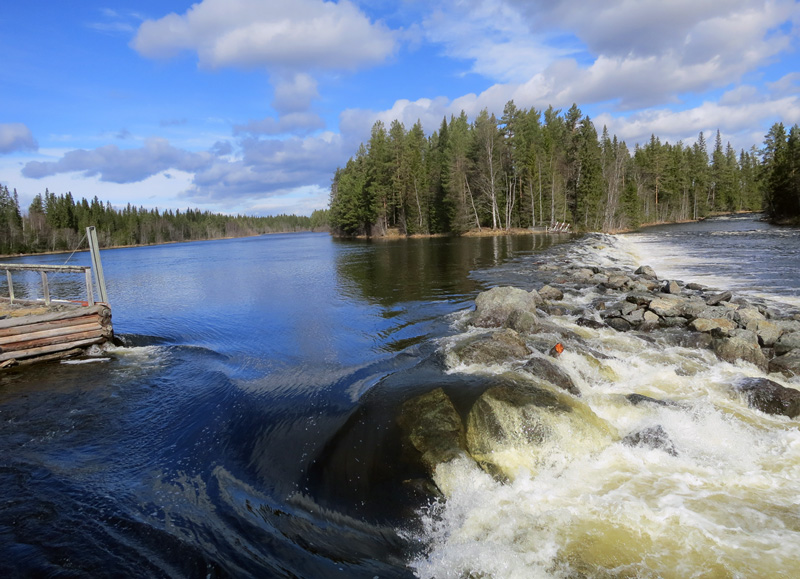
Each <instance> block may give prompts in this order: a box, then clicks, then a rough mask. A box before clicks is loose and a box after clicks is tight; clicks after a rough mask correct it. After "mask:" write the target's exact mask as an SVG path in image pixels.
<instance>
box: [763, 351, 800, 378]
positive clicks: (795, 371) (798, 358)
mask: <svg viewBox="0 0 800 579" xmlns="http://www.w3.org/2000/svg"><path fill="white" fill-rule="evenodd" d="M769 371H770V372H775V373H780V374H783V375H784V376H788V377H790V378H791V377H792V376H800V350H791V351H789V352H787V353H786V354H783V355H781V356H775V357H774V358H773V359H772V360H770V361H769Z"/></svg>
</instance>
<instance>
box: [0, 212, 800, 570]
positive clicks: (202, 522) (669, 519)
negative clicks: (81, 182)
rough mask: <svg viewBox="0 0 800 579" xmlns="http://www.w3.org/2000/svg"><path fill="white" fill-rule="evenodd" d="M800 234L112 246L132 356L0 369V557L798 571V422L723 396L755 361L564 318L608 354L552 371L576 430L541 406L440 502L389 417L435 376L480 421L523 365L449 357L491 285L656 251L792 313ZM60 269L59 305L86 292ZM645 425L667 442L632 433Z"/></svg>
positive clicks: (340, 566) (70, 562)
mask: <svg viewBox="0 0 800 579" xmlns="http://www.w3.org/2000/svg"><path fill="white" fill-rule="evenodd" d="M797 236H798V231H797V230H792V229H778V228H772V227H769V226H766V225H764V224H761V223H760V222H758V221H755V220H754V219H753V218H752V217H750V218H747V219H741V220H739V219H733V220H716V221H713V222H712V221H708V222H703V223H699V224H691V225H681V226H673V227H670V228H664V229H663V230H656V231H654V230H648V231H646V232H642V233H639V234H634V235H627V236H616V237H611V236H589V237H586V238H582V239H569V238H567V237H561V238H548V237H546V236H536V235H530V236H519V237H508V238H469V239H431V240H410V241H397V242H385V243H368V242H342V241H336V240H332V239H331V238H330V237H328V236H327V235H319V234H295V235H276V236H266V237H258V238H250V239H241V240H226V241H217V242H199V243H188V244H178V245H169V246H158V247H146V248H133V249H119V250H110V251H104V252H102V258H103V266H104V269H105V273H106V277H107V280H108V293H109V299H110V302H111V306H112V310H113V316H114V326H115V330H116V333H117V334H118V335H119V336H120V337H121V338H122V340H123V342H124V345H123V346H121V347H118V348H115V349H114V350H113V351H111V352H109V353H108V355H107V356H105V357H104V358H102V359H100V360H98V361H96V362H93V363H85V364H44V365H40V366H34V367H28V368H21V369H11V370H5V371H3V373H2V374H0V458H1V459H2V460H0V504H1V505H2V508H0V551H1V552H2V553H3V557H2V558H0V573H2V574H3V576H10V577H15V576H20V577H28V576H58V577H98V576H152V577H228V576H235V577H247V576H252V577H306V578H318V577H321V578H327V577H366V578H375V577H380V578H386V577H414V576H418V577H437V578H446V577H496V578H501V577H509V578H511V577H620V576H622V577H755V576H760V577H766V576H769V577H794V576H795V575H796V567H797V563H798V561H800V557H798V555H797V553H800V506H799V505H798V501H800V499H798V497H800V432H799V431H798V426H799V425H800V421H797V420H790V419H788V418H785V417H774V416H767V415H764V414H761V413H759V412H757V411H753V410H750V409H749V408H748V407H747V406H746V404H744V403H743V401H742V400H740V399H739V398H737V397H736V396H735V395H734V394H732V393H731V389H730V384H731V382H732V381H734V380H735V379H736V378H737V377H739V376H742V375H747V376H755V375H760V373H759V371H758V370H757V369H756V368H755V367H751V366H748V365H746V364H741V365H732V364H728V363H724V362H720V361H719V360H718V359H717V358H716V357H715V356H714V355H713V353H711V352H710V351H704V350H693V349H688V348H684V347H681V346H676V345H672V344H668V343H665V342H659V341H658V340H655V339H652V338H650V339H648V337H647V336H641V335H637V334H635V333H618V332H615V331H614V330H611V329H600V330H592V329H587V328H584V327H579V326H577V325H576V323H575V322H576V320H575V317H574V316H571V315H562V316H553V321H555V322H557V323H558V324H560V325H562V326H563V327H565V328H569V329H571V330H573V331H574V332H575V334H576V335H579V336H580V338H581V340H582V341H583V342H584V343H586V344H589V345H591V347H592V349H593V351H594V352H595V353H596V354H597V356H595V357H587V356H584V355H582V354H581V353H579V350H578V349H573V348H570V344H569V343H567V344H566V345H567V351H566V352H565V353H564V354H562V356H561V357H560V358H559V359H558V363H559V364H560V365H561V367H562V368H563V369H564V370H565V371H566V372H568V373H569V375H570V376H571V377H572V378H573V380H574V382H575V383H576V384H577V385H578V387H579V388H580V390H581V394H582V396H581V398H580V399H575V401H574V402H570V404H573V405H574V408H575V410H576V411H575V412H573V414H574V415H575V416H580V417H584V419H581V420H575V419H572V420H563V421H560V420H555V419H552V420H551V418H552V417H545V418H544V419H543V420H549V421H550V422H547V431H548V432H549V433H550V434H549V436H548V439H547V440H546V443H545V444H539V445H536V446H533V445H531V444H529V443H528V442H526V441H524V440H521V441H520V443H519V444H518V445H517V446H513V447H511V448H508V449H506V455H505V457H504V459H505V460H506V463H507V464H508V465H509V466H508V468H509V471H510V472H512V473H513V474H512V475H511V476H509V477H507V478H506V479H504V480H502V481H501V480H500V479H497V478H493V477H491V476H489V475H488V474H486V473H485V472H484V471H482V470H480V469H479V468H477V466H476V465H475V463H471V462H469V461H466V460H456V461H453V462H450V463H446V464H444V465H440V466H439V467H438V468H437V470H436V473H435V482H436V484H437V485H438V486H439V488H440V489H442V490H443V492H444V494H445V496H444V497H441V498H439V499H435V500H434V499H432V498H431V496H430V494H429V493H427V492H423V491H421V490H420V486H419V485H414V484H409V483H408V481H415V480H419V479H421V478H424V477H425V476H426V473H425V472H424V471H423V470H422V469H421V468H420V466H419V464H418V463H417V462H416V461H415V460H412V458H410V457H409V453H408V449H407V446H408V445H407V444H406V443H405V442H404V440H403V436H402V433H401V431H400V429H399V427H398V426H397V420H396V418H397V414H398V408H400V406H401V405H402V403H403V402H404V401H406V400H408V399H409V398H412V397H414V396H416V395H418V394H421V393H424V392H428V391H431V390H433V389H435V388H439V387H442V388H444V389H446V390H447V391H448V392H451V393H453V394H454V396H455V397H456V398H458V396H459V394H458V393H463V394H462V397H463V398H462V400H461V402H460V403H461V404H462V405H464V409H465V412H466V410H468V408H467V407H466V405H467V404H468V402H469V401H470V400H471V399H474V393H476V392H480V391H481V390H483V389H486V388H487V387H488V386H489V385H491V384H492V383H494V382H495V381H497V380H498V379H503V380H508V379H517V380H518V379H520V377H519V372H518V365H515V364H514V363H509V364H505V365H497V366H483V365H473V366H463V365H459V364H457V363H454V362H453V361H452V358H451V357H450V356H449V352H450V349H451V347H452V344H453V343H454V341H457V340H458V339H459V338H460V337H461V336H463V335H465V334H469V333H470V332H471V331H472V330H471V329H470V328H469V327H467V326H466V325H465V323H464V312H465V311H466V310H468V309H469V308H471V307H472V305H473V300H474V298H475V296H476V294H477V293H478V292H479V291H482V290H483V289H487V288H488V287H491V286H495V285H517V286H520V287H523V288H525V289H531V288H538V287H540V286H541V285H543V284H544V283H546V282H547V281H550V280H549V279H548V278H547V272H544V271H542V270H540V269H539V266H540V265H542V264H547V263H550V262H554V261H569V262H574V263H586V264H590V265H599V266H601V267H602V266H603V265H610V264H613V265H615V266H624V267H631V268H635V267H636V266H637V264H638V263H648V264H649V265H651V266H653V267H654V268H655V269H656V271H657V272H659V274H660V275H661V277H673V278H678V279H686V280H688V279H689V278H695V277H696V278H698V279H699V278H701V277H702V278H703V279H699V281H701V283H706V284H708V285H712V283H711V282H712V281H713V285H717V286H720V287H724V288H731V289H734V290H735V291H741V292H751V293H753V294H756V293H757V294H759V295H760V296H762V297H763V296H766V297H771V298H774V299H777V300H779V301H780V302H788V303H789V305H787V306H782V305H776V306H775V307H776V308H790V307H791V306H792V305H793V304H792V302H793V300H794V299H796V296H797V291H798V287H800V280H798V278H797V275H798V271H799V269H798V268H797V267H794V266H792V260H797V255H798V247H799V245H798V241H800V240H798V237H797ZM554 241H559V242H561V241H566V243H560V244H557V245H551V244H552V243H553V242H554ZM740 250H741V251H742V252H743V253H740V254H736V253H734V251H740ZM673 256H686V259H675V258H674V257H673ZM768 257H769V258H773V257H774V259H772V261H770V260H769V259H767V258H768ZM63 259H64V256H40V257H36V258H25V259H24V261H25V262H32V263H63ZM72 262H73V263H87V262H88V256H87V255H86V254H76V256H75V257H73V260H72ZM776 268H783V269H781V270H780V271H781V272H782V273H778V270H777V269H776ZM709 271H711V272H712V275H713V276H714V277H713V279H709V278H708V277H707V276H708V273H709ZM703 276H706V277H703ZM55 277H58V276H55ZM34 282H35V280H32V281H31V284H30V288H28V289H26V290H22V289H21V290H19V291H18V294H19V293H20V292H23V291H27V292H28V293H29V294H32V293H35V291H36V289H35V283H34ZM16 283H17V282H16V280H15V289H16ZM72 283H73V282H70V281H68V280H64V281H61V280H58V279H55V280H53V281H52V282H51V286H53V289H52V293H53V294H58V292H59V291H60V292H61V294H58V295H63V294H69V295H68V296H67V297H70V298H71V299H80V292H81V289H80V287H79V285H75V286H74V287H73V286H72V285H71V284H72ZM591 297H592V296H591V295H589V293H583V294H573V295H570V296H568V298H567V299H568V300H570V301H571V302H574V303H573V304H572V305H576V304H577V305H580V304H581V303H586V302H588V301H589V300H590V299H591ZM776 303H778V302H776ZM771 378H772V379H775V380H777V381H779V382H780V383H782V384H784V385H787V386H790V387H798V386H799V385H798V383H797V382H796V381H795V380H794V379H792V380H786V379H785V378H781V377H776V376H771ZM630 393H638V394H643V395H647V396H651V397H653V398H658V399H663V400H668V401H669V402H670V403H669V404H665V405H647V404H645V405H632V404H630V403H629V402H628V401H627V399H626V398H625V395H627V394H630ZM653 425H658V426H660V427H661V428H662V429H663V430H664V431H665V432H666V434H667V435H668V436H669V439H670V441H671V443H672V444H673V446H674V451H675V452H673V453H668V452H665V451H664V450H663V449H653V448H644V447H635V446H629V445H625V444H622V443H621V439H622V437H624V436H625V435H627V434H628V433H630V432H634V431H637V430H641V429H642V428H643V427H648V426H653Z"/></svg>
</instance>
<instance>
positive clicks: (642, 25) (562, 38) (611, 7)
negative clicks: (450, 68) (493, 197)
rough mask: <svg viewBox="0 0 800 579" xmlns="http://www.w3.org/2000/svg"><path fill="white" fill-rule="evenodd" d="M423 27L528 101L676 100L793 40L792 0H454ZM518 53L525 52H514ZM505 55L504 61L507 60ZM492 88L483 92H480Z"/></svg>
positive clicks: (796, 8) (734, 76)
mask: <svg viewBox="0 0 800 579" xmlns="http://www.w3.org/2000/svg"><path fill="white" fill-rule="evenodd" d="M425 24H426V34H427V38H428V39H429V40H430V41H431V42H439V43H442V45H443V46H444V47H445V50H446V52H447V54H448V55H450V56H453V57H455V58H463V59H466V60H467V61H469V62H471V63H472V68H471V70H472V71H473V72H476V73H480V74H483V75H484V76H486V77H487V78H490V79H493V80H497V81H499V82H501V83H506V85H505V86H501V87H499V90H496V91H495V92H505V93H506V94H511V93H514V92H516V93H518V95H519V96H518V98H524V99H526V100H527V102H529V103H530V104H534V103H535V104H538V105H540V106H541V105H542V103H544V102H547V103H553V104H554V105H556V106H568V105H569V104H570V103H572V102H581V103H593V102H607V101H613V102H615V103H617V104H618V106H619V107H620V108H623V109H634V108H639V107H644V106H652V105H658V104H664V103H668V102H674V101H675V100H676V96H675V95H678V94H681V93H685V92H703V91H707V90H709V89H713V88H719V87H724V86H727V85H729V84H731V83H736V82H739V81H740V80H741V79H742V77H743V76H744V75H745V74H747V73H748V72H751V71H753V70H754V69H756V68H757V67H759V66H762V65H764V64H766V63H768V62H769V61H770V59H772V58H773V57H775V56H776V55H778V54H779V53H781V52H784V51H787V50H789V49H791V47H792V42H793V27H797V26H798V25H800V5H799V4H798V3H796V2H794V1H792V0H731V1H730V2H718V1H716V0H676V1H675V2H663V1H662V0H637V1H635V2H634V1H632V0H611V1H610V2H604V3H603V5H602V6H599V5H598V6H594V5H592V7H591V9H588V8H587V6H586V4H585V3H584V2H583V1H581V0H563V1H560V2H550V1H546V0H535V1H530V0H452V1H450V2H446V3H444V4H443V5H442V7H441V8H440V9H439V10H438V11H437V12H435V13H434V14H433V15H432V16H431V17H429V18H428V19H427V20H426V23H425ZM520 61H522V62H520ZM504 63H505V65H504ZM486 96H488V95H486Z"/></svg>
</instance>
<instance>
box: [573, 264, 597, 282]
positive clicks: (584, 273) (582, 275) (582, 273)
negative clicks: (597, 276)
mask: <svg viewBox="0 0 800 579" xmlns="http://www.w3.org/2000/svg"><path fill="white" fill-rule="evenodd" d="M593 275H594V272H593V271H592V270H591V269H587V268H582V269H579V270H578V271H575V272H573V273H572V279H573V280H575V281H577V282H582V283H589V281H590V280H591V279H592V276H593Z"/></svg>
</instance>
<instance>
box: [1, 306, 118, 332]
mask: <svg viewBox="0 0 800 579" xmlns="http://www.w3.org/2000/svg"><path fill="white" fill-rule="evenodd" d="M89 314H96V315H99V316H100V317H101V318H108V319H111V309H109V307H108V306H107V305H106V304H96V305H94V306H92V307H76V308H75V309H73V310H66V311H63V312H50V313H47V314H37V315H35V316H24V317H23V318H6V319H4V320H0V328H11V327H14V326H20V325H25V324H26V323H28V324H37V323H40V322H51V321H55V320H65V319H68V318H75V317H78V316H86V315H89ZM22 319H24V320H25V321H24V322H21V321H20V320H22Z"/></svg>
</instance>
